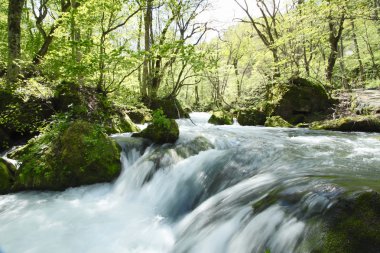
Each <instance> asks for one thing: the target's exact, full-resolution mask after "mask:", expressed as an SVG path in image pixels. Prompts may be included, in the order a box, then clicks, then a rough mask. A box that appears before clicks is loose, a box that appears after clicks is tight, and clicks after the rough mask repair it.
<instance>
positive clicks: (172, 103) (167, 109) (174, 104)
mask: <svg viewBox="0 0 380 253" xmlns="http://www.w3.org/2000/svg"><path fill="white" fill-rule="evenodd" d="M148 107H149V108H150V109H152V110H158V109H162V110H163V112H164V114H165V115H166V117H168V118H169V119H180V118H189V117H190V116H189V114H188V113H187V112H185V110H184V109H183V108H182V106H181V103H180V102H179V101H178V99H176V98H163V99H155V100H152V101H150V103H149V104H148Z"/></svg>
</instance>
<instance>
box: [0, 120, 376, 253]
mask: <svg viewBox="0 0 380 253" xmlns="http://www.w3.org/2000/svg"><path fill="white" fill-rule="evenodd" d="M209 116H210V115H209V114H207V113H192V114H191V117H192V122H191V121H190V120H185V119H183V120H178V121H177V122H178V123H179V125H180V139H179V140H178V141H177V143H176V144H175V145H168V144H167V145H163V146H154V145H153V146H152V145H149V144H148V143H146V142H145V141H143V140H141V139H134V138H131V137H129V136H130V134H121V135H116V136H113V137H114V138H115V139H116V140H117V141H118V142H119V144H120V145H121V146H122V147H123V150H124V152H123V153H122V156H121V160H122V164H123V172H122V174H121V175H120V177H119V178H118V179H117V180H116V181H115V182H114V183H111V184H98V185H92V186H86V187H79V188H73V189H68V190H66V191H64V192H25V193H17V194H9V195H3V196H0V252H1V253H45V252H46V253H52V252H54V253H60V252H62V253H63V252H68V253H70V252H74V253H76V252H78V253H97V252H99V253H105V252H110V253H113V252H117V253H123V252H125V253H251V252H255V253H256V252H257V253H264V252H265V251H266V250H269V249H270V252H271V253H291V252H302V253H303V252H311V251H312V250H313V249H314V248H315V247H316V246H317V244H318V243H319V241H320V238H319V237H320V221H321V220H323V213H324V212H325V211H326V209H328V208H329V207H330V206H331V204H332V203H334V201H336V200H337V198H339V197H340V196H343V195H349V194H352V193H355V192H361V191H366V190H370V189H372V190H376V191H380V184H379V179H380V155H379V154H380V140H379V137H378V135H375V134H364V133H339V132H328V131H310V130H307V129H283V128H264V127H242V126H239V125H238V124H234V125H232V126H213V125H210V124H207V120H208V118H209Z"/></svg>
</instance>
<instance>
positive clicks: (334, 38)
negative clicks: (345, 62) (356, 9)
mask: <svg viewBox="0 0 380 253" xmlns="http://www.w3.org/2000/svg"><path fill="white" fill-rule="evenodd" d="M345 19H346V18H345V15H344V14H342V16H341V17H340V20H339V25H338V29H336V27H335V24H334V22H333V20H332V17H331V16H330V20H329V44H330V55H329V59H328V62H327V68H326V79H327V81H328V82H329V83H330V85H331V84H332V77H333V74H334V66H335V63H336V60H337V58H338V44H339V40H340V38H341V37H342V33H343V24H344V21H345ZM335 33H336V34H335Z"/></svg>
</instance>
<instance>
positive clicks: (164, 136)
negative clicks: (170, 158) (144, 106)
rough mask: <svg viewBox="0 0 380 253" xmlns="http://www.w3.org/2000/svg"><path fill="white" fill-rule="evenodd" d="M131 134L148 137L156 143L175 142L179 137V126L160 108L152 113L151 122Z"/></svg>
mask: <svg viewBox="0 0 380 253" xmlns="http://www.w3.org/2000/svg"><path fill="white" fill-rule="evenodd" d="M132 136H133V137H141V138H145V139H149V140H151V141H153V142H154V143H157V144H164V143H175V142H176V141H177V140H178V137H179V127H178V124H177V122H176V121H175V120H174V119H168V118H167V117H166V116H165V115H164V113H163V111H162V110H157V111H155V112H154V113H153V121H152V124H150V125H149V126H148V127H147V128H145V129H144V130H143V131H142V132H141V133H136V134H133V135H132Z"/></svg>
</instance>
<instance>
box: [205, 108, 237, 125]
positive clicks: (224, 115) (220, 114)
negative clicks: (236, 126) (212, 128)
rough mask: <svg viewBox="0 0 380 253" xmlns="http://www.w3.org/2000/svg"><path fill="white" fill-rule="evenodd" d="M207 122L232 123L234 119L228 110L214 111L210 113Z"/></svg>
mask: <svg viewBox="0 0 380 253" xmlns="http://www.w3.org/2000/svg"><path fill="white" fill-rule="evenodd" d="M208 123H210V124H213V125H232V124H233V123H234V119H233V117H232V115H231V114H230V113H228V112H224V111H216V112H213V113H212V115H211V117H210V119H209V120H208Z"/></svg>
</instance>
